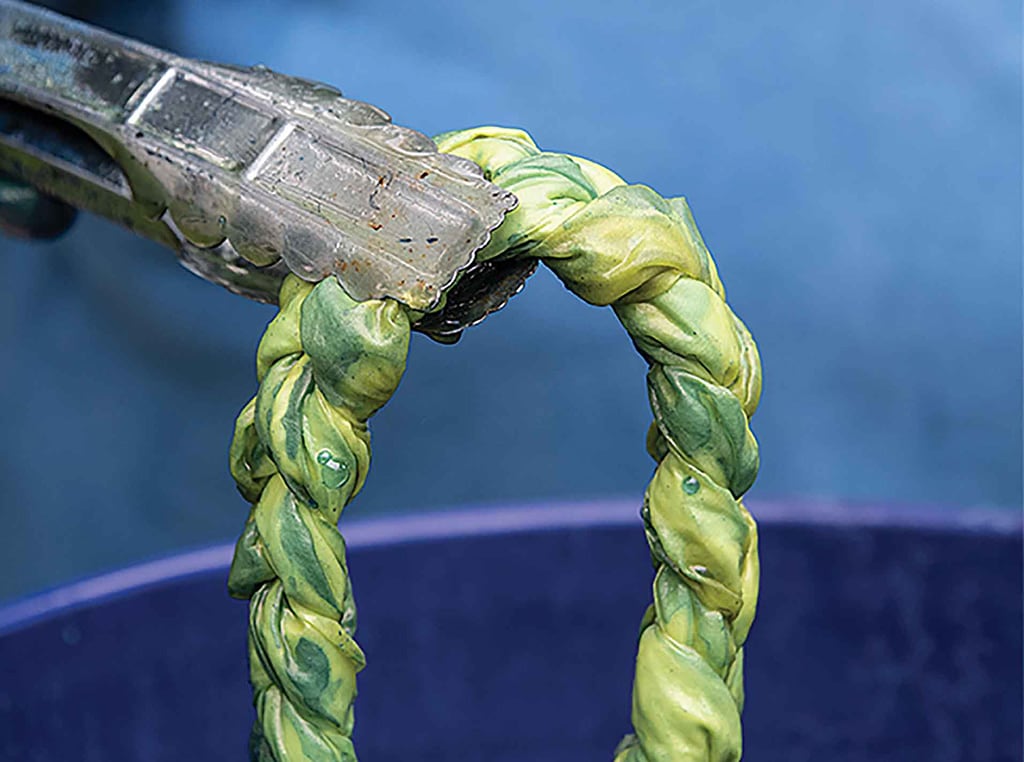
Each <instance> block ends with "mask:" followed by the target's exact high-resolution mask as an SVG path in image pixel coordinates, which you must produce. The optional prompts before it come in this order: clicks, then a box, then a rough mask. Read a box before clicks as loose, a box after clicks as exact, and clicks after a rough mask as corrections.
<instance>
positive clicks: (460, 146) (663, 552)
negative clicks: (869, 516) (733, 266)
mask: <svg viewBox="0 0 1024 762" xmlns="http://www.w3.org/2000/svg"><path fill="white" fill-rule="evenodd" d="M437 142H438V145H439V147H440V149H441V150H442V151H448V152H451V153H455V154H458V155H460V156H464V157H466V158H469V159H472V160H473V161H475V162H476V163H477V164H479V165H480V166H481V167H483V170H484V174H485V175H486V176H487V177H488V178H489V179H490V180H491V181H492V182H494V183H497V184H498V185H500V186H502V187H503V188H506V189H507V190H510V191H512V192H513V193H514V194H515V195H516V197H517V198H518V199H519V206H518V208H517V209H515V210H514V211H513V212H512V213H511V214H510V215H509V216H508V218H507V219H506V221H505V222H504V223H503V224H502V226H501V227H500V228H499V229H498V231H497V234H496V235H495V236H494V238H493V239H492V241H491V243H490V245H489V246H488V247H487V248H486V249H485V250H484V251H483V252H481V254H480V256H479V258H480V259H489V258H504V257H523V256H526V257H536V258H539V259H541V260H542V261H543V262H545V263H546V264H547V266H548V267H550V268H551V270H552V271H553V272H554V273H555V274H556V275H557V276H558V277H559V278H560V279H561V280H562V282H563V283H564V284H565V285H566V287H567V288H569V290H571V291H572V292H573V293H575V294H576V295H577V296H579V297H580V298H582V299H584V300H585V301H587V302H589V303H590V304H594V305H598V306H608V305H610V306H611V307H612V308H613V309H614V310H615V314H616V315H617V316H618V318H619V320H620V321H621V322H622V325H623V326H624V327H625V329H626V330H627V331H628V332H629V335H630V337H631V338H632V339H633V343H634V345H635V346H636V348H637V349H638V350H639V351H640V353H641V354H642V355H643V356H644V358H645V359H646V360H647V362H648V363H649V365H650V371H649V373H648V376H647V386H648V390H649V393H650V399H651V407H652V409H653V411H654V418H655V421H654V425H653V426H652V427H651V430H650V433H649V435H648V451H649V452H650V453H651V455H652V456H653V457H654V459H655V460H657V461H658V467H657V470H656V471H655V474H654V478H653V480H652V481H651V483H650V485H649V486H648V488H647V494H646V498H645V500H644V507H643V519H644V524H645V527H646V531H647V539H648V542H649V544H650V548H651V556H652V559H653V561H654V565H655V568H656V570H657V571H656V574H655V580H654V603H653V605H652V606H651V607H650V608H649V609H648V611H647V614H646V615H645V616H644V618H643V622H642V624H641V635H640V645H639V651H638V654H637V661H636V677H635V681H634V685H633V727H634V730H635V735H630V736H627V737H626V738H625V739H624V740H623V742H622V743H621V744H620V745H619V748H618V749H617V751H616V754H615V758H616V760H617V762H641V761H647V762H669V761H671V762H683V761H686V762H689V761H691V760H692V761H693V762H697V761H698V760H699V761H700V762H705V761H707V760H714V761H715V762H726V760H737V759H739V758H740V753H741V747H742V736H741V730H740V711H741V709H742V704H743V650H742V649H743V643H744V641H745V640H746V638H747V633H748V632H749V630H750V625H751V622H752V620H753V617H754V607H755V604H756V600H757V586H758V560H757V533H756V527H755V525H754V522H753V519H752V518H751V516H750V514H749V513H748V512H747V511H746V509H745V508H744V507H743V505H742V503H741V502H740V496H741V495H742V494H743V493H744V492H746V490H747V489H749V488H750V486H751V484H752V483H753V481H754V477H755V476H756V475H757V468H758V454H757V443H756V442H755V440H754V437H753V435H752V434H751V433H750V428H749V425H748V421H749V418H750V416H751V415H752V414H753V412H754V409H755V408H756V407H757V403H758V398H759V397H760V392H761V368H760V360H759V358H758V354H757V348H756V347H755V345H754V342H753V340H752V339H751V337H750V334H749V333H748V332H747V330H746V328H744V326H743V324H742V323H741V322H740V321H739V320H738V319H737V318H736V316H735V315H733V313H732V311H731V310H730V309H729V307H728V306H727V305H726V303H725V292H724V290H723V288H722V284H721V281H720V280H719V278H718V273H717V272H716V269H715V264H714V262H713V261H712V259H711V256H710V254H709V253H708V250H707V248H706V247H705V246H704V242H703V241H702V239H701V236H700V233H699V232H698V231H697V226H696V224H695V223H694V221H693V217H692V215H691V214H690V210H689V207H688V206H687V204H686V201H685V200H684V199H682V198H679V199H668V200H666V199H663V198H661V197H660V196H659V195H658V194H656V193H655V192H654V191H652V190H651V189H650V188H646V187H644V186H639V185H626V184H625V182H624V181H623V180H622V179H621V178H619V177H618V176H616V175H615V174H613V173H612V172H610V171H609V170H607V169H605V168H604V167H601V166H599V165H597V164H594V163H592V162H589V161H587V160H584V159H579V158H575V157H571V156H566V155H563V154H552V153H544V152H541V151H540V150H539V149H538V148H537V146H536V145H535V144H534V142H533V141H532V140H531V139H530V137H529V136H528V135H527V134H526V133H524V132H521V131H518V130H507V129H498V128H493V127H484V128H479V129H474V130H466V131H462V132H454V133H448V134H447V135H442V136H440V137H439V138H437Z"/></svg>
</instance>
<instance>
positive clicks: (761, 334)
mask: <svg viewBox="0 0 1024 762" xmlns="http://www.w3.org/2000/svg"><path fill="white" fill-rule="evenodd" d="M49 4H50V5H51V6H53V7H55V8H58V9H61V10H64V11H65V12H71V13H73V14H75V15H78V16H79V17H81V18H84V19H86V20H89V21H92V22H95V23H98V24H101V25H103V26H107V27H110V28H113V29H115V30H117V31H120V32H122V33H126V34H130V35H133V36H137V37H140V38H142V39H144V40H147V41H149V42H152V43H155V44H158V45H161V46H164V47H169V48H171V49H173V50H175V51H178V52H180V53H183V54H185V55H189V56H195V57H201V58H207V59H214V60H219V61H225V62H233V63H240V64H254V63H264V64H266V65H268V66H270V67H271V68H274V69H277V70H280V71H284V72H287V73H291V74H296V75H301V76H305V77H310V78H314V79H320V80H325V81H328V82H331V83H332V84H336V85H338V86H340V87H341V88H342V89H343V90H344V91H345V93H346V95H348V96H350V97H354V98H358V99H363V100H368V101H371V102H373V103H375V104H377V105H379V106H382V107H383V108H385V109H387V110H388V111H390V112H391V114H392V115H393V117H394V118H395V120H396V121H397V122H399V123H401V124H405V125H409V126H412V127H415V128H417V129H420V130H422V131H424V132H427V133H436V132H440V131H444V130H448V129H453V128H459V127H465V126H471V125H476V124H483V123H494V124H503V125H514V126H522V127H525V128H526V129H528V130H529V131H530V132H531V133H532V134H533V135H534V137H535V138H536V140H537V142H538V143H539V144H540V145H541V146H542V147H545V148H549V149H552V150H565V151H570V152H572V153H575V154H578V155H583V156H586V157H589V158H592V159H594V160H597V161H600V162H602V163H604V164H607V165H608V166H610V167H612V168H614V169H615V170H616V171H618V172H619V173H620V174H621V175H623V176H624V177H625V178H626V179H627V180H629V181H631V182H642V183H645V184H648V185H651V186H652V187H654V188H655V189H656V190H658V191H659V192H661V193H662V194H664V195H686V196H687V197H688V199H689V200H690V203H691V206H692V208H693V210H694V213H695V215H696V217H697V221H698V223H699V225H700V226H701V228H702V230H703V232H704V236H705V239H706V241H707V242H708V245H709V246H710V248H711V250H712V252H713V253H714V255H715V257H716V259H717V261H718V264H719V269H720V271H721V274H722V276H723V279H724V281H725V283H726V286H727V288H728V290H729V299H730V303H731V304H732V306H733V308H734V309H735V310H736V311H737V313H738V314H739V315H740V316H741V317H742V318H743V319H744V320H745V321H746V322H747V324H748V325H749V326H750V327H751V329H752V331H753V333H754V335H755V337H756V338H757V340H758V343H759V345H760V348H761V352H762V357H763V360H764V370H765V392H764V397H763V403H762V407H761V410H760V411H759V412H758V414H757V416H756V417H755V421H754V428H755V433H756V434H757V435H758V438H759V440H760V442H761V446H762V470H761V475H760V478H759V480H758V482H757V484H756V485H755V487H754V490H753V492H752V500H751V503H752V507H753V509H754V511H755V513H756V508H757V503H758V501H765V500H794V499H796V500H805V501H806V500H819V501H820V500H824V501H843V502H854V503H861V504H865V505H872V504H882V503H884V504H887V505H889V504H891V505H894V506H896V505H907V504H922V503H926V504H937V505H943V506H949V507H950V508H953V507H984V508H1002V509H1005V510H1006V511H1008V512H1009V511H1020V508H1021V481H1022V474H1021V459H1022V453H1021V438H1022V432H1021V376H1022V368H1021V80H1020V71H1021V60H1020V58H1021V9H1020V5H1019V3H1016V2H997V1H996V0H979V1H978V2H972V3H957V2H950V1H949V0H943V1H941V2H935V1H934V0H928V1H926V0H904V1H903V2H899V3H891V2H880V1H878V0H836V1H835V2H829V3H820V2H812V0H797V1H796V2H791V3H785V4H764V3H755V2H749V1H748V2H738V3H728V4H722V3H715V2H710V1H698V0H687V1H685V2H677V3H665V2H653V1H642V2H628V3H627V2H617V3H611V2H609V3H584V2H580V1H579V0H573V1H572V2H562V3H550V2H542V0H523V1H522V2H518V3H515V4H508V3H502V4H498V3H479V2H475V1H473V0H461V1H454V2H441V3H419V2H414V1H413V0H397V1H394V2H375V3H371V2H366V1H357V0H346V1H344V2H342V1H338V2H327V1H326V0H324V1H321V2H316V1H314V0H291V2H288V3H285V2H267V1H262V0H258V1H254V0H247V1H246V2H243V1H242V0H181V1H175V2H172V1H170V0H149V2H146V3H127V2H125V3H116V2H103V1H102V0H86V1H83V2H71V1H68V2H63V3H61V2H53V3H49ZM0 260H2V262H3V268H4V272H5V277H4V278H3V279H2V281H0V346H2V348H3V352H2V355H0V390H2V392H3V397H4V404H3V405H2V407H0V411H2V412H0V425H2V430H3V436H2V438H0V490H2V494H3V496H4V498H3V508H2V511H3V513H2V523H0V527H2V529H0V558H2V559H3V560H2V562H0V570H2V572H3V573H2V574H0V600H7V599H10V598H12V597H16V596H19V595H22V594H25V593H28V592H31V591H35V590H38V589H40V588H44V587H47V586H52V585H55V584H59V583H61V582H64V581H67V580H69V579H73V578H77V577H81V576H84V575H88V574H93V573H96V572H99V571H102V570H106V569H110V568H114V567H119V566H123V565H125V564H129V563H132V562H136V561H139V560H142V559H145V558H150V557H153V556H158V555H164V554H168V553H172V552H175V551H177V550H180V549H182V548H185V547H195V546H201V545H206V544H209V543H213V542H218V541H225V540H230V539H232V538H233V537H234V536H235V535H236V534H237V533H238V532H239V530H240V529H241V526H242V522H243V520H244V518H245V515H246V512H247V506H246V504H245V503H244V502H243V501H242V499H241V498H240V497H239V496H238V495H237V493H236V492H235V490H234V486H233V484H232V482H231V479H230V477H229V475H228V472H227V458H226V450H227V445H228V442H229V439H230V435H231V431H232V422H233V418H234V416H235V414H236V413H237V412H238V410H239V409H240V408H241V407H242V405H243V404H244V403H245V402H246V400H247V399H248V397H249V396H250V395H251V394H252V392H253V391H254V389H255V379H254V370H253V365H254V360H253V358H254V352H255V347H256V343H257V341H258V339H259V336H260V334H261V332H262V330H263V328H264V326H265V324H266V323H267V321H268V320H269V319H270V318H271V317H272V315H273V310H272V308H269V307H266V306H261V305H257V304H254V303H249V302H246V301H245V300H243V299H241V298H238V297H235V296H232V295H230V294H228V293H227V292H225V291H222V290H220V289H218V288H216V287H214V286H211V285H208V284H205V283H204V282H203V281H201V280H199V279H197V278H195V277H194V276H192V275H190V274H189V273H187V272H186V271H184V270H183V269H181V268H180V267H179V266H178V265H177V264H176V262H175V261H174V259H173V257H172V256H171V255H169V254H168V253H167V252H166V251H163V250H161V249H159V248H157V247H155V246H154V245H151V244H148V243H147V242H145V241H142V240H139V239H137V238H134V237H133V236H131V235H129V234H127V233H125V232H123V231H121V230H119V229H117V228H115V227H113V226H112V225H110V224H107V223H105V222H102V221H100V220H97V219H93V218H84V219H81V220H79V222H78V224H77V225H76V227H75V228H74V229H73V230H72V232H71V233H70V234H69V235H68V236H66V237H65V238H63V239H61V240H60V241H59V242H57V243H52V244H28V243H23V242H14V241H10V240H3V241H0ZM643 375H644V366H643V363H642V361H641V360H640V359H639V357H637V356H636V355H635V354H634V352H633V350H632V348H631V346H630V345H629V342H628V340H627V339H626V337H625V335H624V333H623V332H622V330H621V329H620V328H619V327H618V325H617V323H616V321H615V319H614V316H613V315H612V314H611V313H610V312H609V311H607V310H598V309H595V308H591V307H588V306H586V305H583V304H581V303H579V302H577V301H575V300H574V299H573V298H571V297H570V295H568V294H566V293H564V291H563V289H562V287H561V286H560V284H558V282H557V281H555V280H554V279H553V278H552V277H551V276H550V275H548V274H547V273H545V272H540V273H538V274H537V275H536V276H535V277H534V278H533V279H532V280H531V282H530V283H529V284H528V287H527V289H526V291H525V292H524V293H523V294H522V295H520V296H519V297H517V298H516V299H515V300H514V301H513V302H512V303H511V304H510V305H509V307H508V308H507V309H506V310H504V311H502V312H501V313H499V314H497V315H495V316H492V317H491V318H489V319H488V320H487V322H486V323H485V324H484V325H483V326H480V327H478V328H476V329H473V330H471V331H470V332H468V333H467V335H466V336H465V338H464V339H463V341H462V342H461V343H460V344H459V345H457V346H455V347H442V346H438V345H434V344H432V343H431V342H430V341H429V340H427V339H424V338H423V337H417V338H416V340H415V341H414V342H413V346H412V350H411V355H410V358H409V371H408V374H407V376H406V378H405V380H404V381H403V382H402V387H401V389H400V390H399V393H398V395H397V396H396V397H395V399H394V401H393V402H392V403H391V404H389V405H388V406H387V407H386V408H385V409H384V410H383V411H382V412H381V413H380V414H379V416H378V417H377V418H376V419H375V420H374V422H373V433H374V441H375V445H376V449H375V460H374V467H373V473H372V474H371V478H370V480H369V482H368V484H367V486H366V488H365V490H364V492H363V493H362V494H361V496H360V497H359V498H358V500H357V501H356V502H355V503H354V504H353V505H352V506H351V507H350V508H349V509H348V511H349V512H350V513H351V514H359V515H361V516H370V515H384V514H394V513H399V512H415V511H424V510H428V509H438V508H444V507H450V506H466V505H486V504H496V505H497V504H509V503H519V502H540V501H546V500H551V499H558V500H566V499H568V500H576V499H579V500H583V499H589V498H607V497H632V498H634V499H636V500H637V501H638V502H639V499H640V495H641V493H642V490H643V487H644V485H645V483H646V481H647V479H648V478H649V476H650V470H651V465H650V462H649V460H648V458H647V456H646V455H645V453H644V447H643V441H644V434H645V431H646V428H647V424H648V421H649V415H650V414H649V411H648V409H647V404H646V397H645V391H644V384H643ZM343 522H344V519H343Z"/></svg>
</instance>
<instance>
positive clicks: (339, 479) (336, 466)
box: [316, 450, 348, 489]
mask: <svg viewBox="0 0 1024 762" xmlns="http://www.w3.org/2000/svg"><path fill="white" fill-rule="evenodd" d="M316 462H317V463H319V464H320V481H321V482H323V485H324V486H325V487H327V488H328V489H338V487H340V486H342V485H343V484H344V483H345V482H347V481H348V466H347V465H346V464H345V463H342V462H341V461H340V460H338V459H337V458H336V457H334V453H332V452H331V451H330V450H321V451H320V452H318V453H317V454H316Z"/></svg>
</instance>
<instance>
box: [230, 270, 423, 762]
mask: <svg viewBox="0 0 1024 762" xmlns="http://www.w3.org/2000/svg"><path fill="white" fill-rule="evenodd" d="M280 306H281V309H280V312H279V313H278V315H277V317H276V318H274V320H273V321H272V322H271V323H270V326H269V327H268V328H267V331H266V333H265V334H264V336H263V340H262V341H261V342H260V346H259V350H258V353H257V376H258V378H259V380H260V388H259V391H258V392H257V393H256V396H255V397H254V398H253V399H252V401H250V402H249V404H248V405H247V406H246V407H245V409H243V410H242V412H241V414H240V415H239V416H238V421H237V423H236V425H235V437H234V440H233V442H232V444H231V473H232V475H233V476H234V478H235V481H236V482H237V484H238V487H239V490H240V491H241V492H242V494H243V495H244V496H245V498H246V499H247V500H249V501H250V502H252V503H254V505H253V508H252V511H251V512H250V514H249V519H248V521H247V522H246V525H245V530H244V532H243V534H242V537H241V538H240V539H239V541H238V545H237V546H236V548H235V557H234V560H233V562H232V564H231V571H230V575H229V578H228V589H229V590H230V592H231V594H232V595H234V596H235V597H238V598H248V599H250V600H251V603H250V607H249V673H250V680H251V681H252V686H253V692H254V701H255V704H256V710H257V719H256V723H255V724H254V726H253V731H252V736H251V739H250V747H249V750H250V758H251V759H253V760H277V761H278V762H280V761H281V760H300V759H306V760H317V761H319V760H355V758H356V757H355V752H354V751H353V748H352V739H351V736H352V724H353V713H352V703H353V700H354V699H355V695H356V673H357V672H358V671H359V670H361V669H362V668H363V666H364V665H365V663H366V660H365V658H364V657H363V652H362V650H360V648H359V646H358V645H357V644H356V642H355V640H354V635H355V628H356V608H355V602H354V600H353V598H352V585H351V582H350V580H349V575H348V568H347V566H346V563H345V543H344V540H343V539H342V537H341V534H339V532H338V529H337V522H338V517H339V515H340V514H341V510H342V508H343V507H344V506H345V505H346V504H347V503H348V502H349V501H350V500H351V499H352V498H353V497H354V496H355V494H356V493H357V492H358V491H359V489H360V488H361V487H362V485H363V482H364V481H365V479H366V473H367V469H368V468H369V465H370V437H369V433H368V432H367V429H366V421H367V419H368V418H369V417H370V416H371V415H373V413H374V412H376V411H377V409H379V408H380V407H381V406H382V405H383V404H384V403H385V402H387V401H388V399H389V398H390V397H391V395H392V393H393V392H394V390H395V388H396V387H397V386H398V382H399V380H400V379H401V377H402V372H403V371H404V370H405V358H406V354H407V352H408V348H409V320H408V318H407V316H406V314H405V312H404V310H403V309H402V308H401V307H400V306H399V305H398V303H396V302H392V301H367V302H362V303H360V302H355V301H353V300H352V299H350V298H349V297H348V295H347V294H346V293H345V292H344V290H343V289H342V288H341V286H340V285H339V284H338V281H337V280H336V279H334V278H328V279H326V280H324V281H321V282H320V283H319V284H317V285H316V286H312V285H310V284H308V283H305V282H303V281H301V280H299V279H297V278H295V277H294V276H289V277H288V278H287V279H286V280H285V282H284V285H283V286H282V289H281V294H280Z"/></svg>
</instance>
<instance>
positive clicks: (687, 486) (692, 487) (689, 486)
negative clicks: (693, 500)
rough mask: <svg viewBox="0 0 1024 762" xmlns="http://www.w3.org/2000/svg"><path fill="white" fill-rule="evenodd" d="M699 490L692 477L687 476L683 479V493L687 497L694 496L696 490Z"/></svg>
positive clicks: (697, 483)
mask: <svg viewBox="0 0 1024 762" xmlns="http://www.w3.org/2000/svg"><path fill="white" fill-rule="evenodd" d="M699 489H700V482H699V481H697V479H696V478H695V477H693V476H687V477H686V478H685V479H683V492H685V493H686V494H687V495H693V494H696V492H697V490H699Z"/></svg>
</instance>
